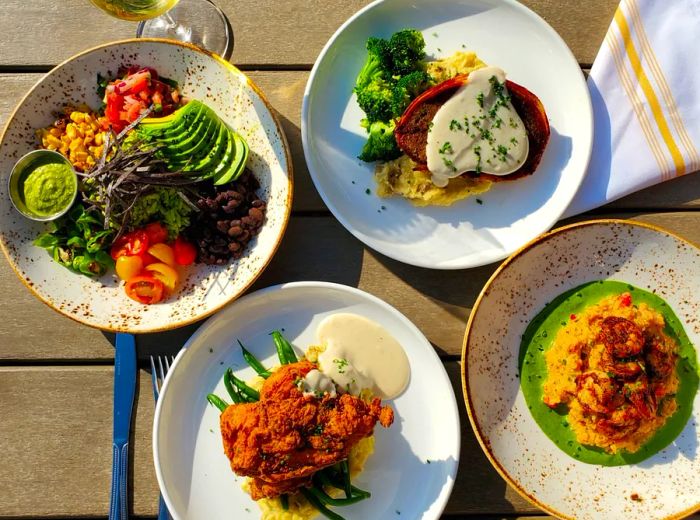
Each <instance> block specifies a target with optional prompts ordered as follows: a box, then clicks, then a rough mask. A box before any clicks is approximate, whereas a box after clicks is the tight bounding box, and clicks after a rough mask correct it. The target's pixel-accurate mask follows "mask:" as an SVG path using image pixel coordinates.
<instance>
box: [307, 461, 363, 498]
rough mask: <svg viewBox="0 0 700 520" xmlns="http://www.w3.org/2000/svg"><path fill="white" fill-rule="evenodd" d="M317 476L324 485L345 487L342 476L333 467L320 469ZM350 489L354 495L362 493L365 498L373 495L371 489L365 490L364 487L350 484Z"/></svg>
mask: <svg viewBox="0 0 700 520" xmlns="http://www.w3.org/2000/svg"><path fill="white" fill-rule="evenodd" d="M315 477H317V478H318V480H319V481H320V483H321V484H323V485H324V486H333V487H335V488H338V489H344V486H345V483H344V481H343V478H342V476H341V475H340V474H339V473H338V472H335V471H334V470H333V469H332V468H326V469H322V470H321V471H318V472H317V473H316V474H315ZM350 490H351V492H352V495H353V496H355V495H361V496H364V497H365V498H369V497H370V496H372V494H371V493H370V492H369V491H365V490H364V489H360V488H358V487H355V486H353V485H350Z"/></svg>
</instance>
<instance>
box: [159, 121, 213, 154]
mask: <svg viewBox="0 0 700 520" xmlns="http://www.w3.org/2000/svg"><path fill="white" fill-rule="evenodd" d="M210 112H211V113H210V114H209V115H207V116H204V117H201V118H200V121H199V124H198V126H197V127H193V128H192V129H191V130H188V131H185V132H184V134H183V135H184V136H185V139H182V140H181V141H180V142H177V143H176V142H174V141H173V142H172V143H170V144H168V145H167V147H166V148H165V149H164V150H163V151H164V154H165V156H166V157H167V158H168V159H169V160H171V161H172V162H182V161H197V160H198V159H199V158H200V156H203V155H204V154H205V153H206V150H207V149H208V148H210V147H211V145H212V143H213V142H214V140H215V139H216V137H217V136H218V134H219V126H220V125H221V124H222V123H221V120H220V119H219V118H218V117H216V114H214V112H213V111H211V110H210Z"/></svg>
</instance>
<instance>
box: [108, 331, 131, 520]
mask: <svg viewBox="0 0 700 520" xmlns="http://www.w3.org/2000/svg"><path fill="white" fill-rule="evenodd" d="M116 343H117V345H116V349H115V352H114V431H113V433H112V493H111V497H110V503H109V520H128V518H129V500H128V496H127V477H128V474H129V427H130V426H131V410H132V407H133V404H134V393H135V391H136V340H135V338H134V336H132V335H131V334H122V333H117V342H116Z"/></svg>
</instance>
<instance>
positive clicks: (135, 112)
mask: <svg viewBox="0 0 700 520" xmlns="http://www.w3.org/2000/svg"><path fill="white" fill-rule="evenodd" d="M128 106H129V110H127V112H126V119H127V120H128V121H136V120H137V119H138V117H139V115H141V110H143V108H144V107H143V105H141V103H139V102H138V101H134V102H133V103H132V104H131V105H128Z"/></svg>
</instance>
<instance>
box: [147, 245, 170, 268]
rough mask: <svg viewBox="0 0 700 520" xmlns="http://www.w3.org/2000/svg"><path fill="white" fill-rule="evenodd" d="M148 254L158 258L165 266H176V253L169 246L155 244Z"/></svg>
mask: <svg viewBox="0 0 700 520" xmlns="http://www.w3.org/2000/svg"><path fill="white" fill-rule="evenodd" d="M148 254H150V255H151V256H153V257H155V258H157V259H158V260H160V261H161V262H163V263H164V264H168V265H171V266H174V265H175V253H174V252H173V248H172V247H170V246H169V245H168V244H162V243H161V244H153V245H152V246H151V247H149V248H148Z"/></svg>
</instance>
